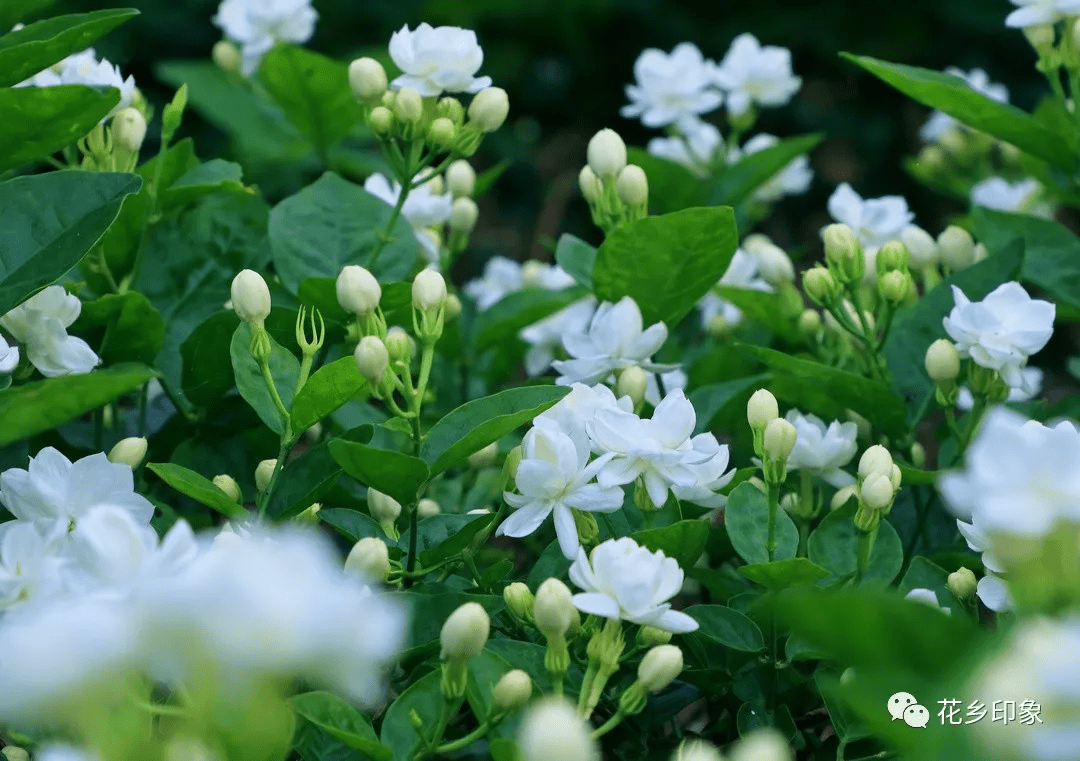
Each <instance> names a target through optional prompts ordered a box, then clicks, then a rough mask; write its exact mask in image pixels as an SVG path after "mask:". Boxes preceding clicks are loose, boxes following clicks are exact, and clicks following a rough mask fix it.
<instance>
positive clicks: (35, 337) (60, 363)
mask: <svg viewBox="0 0 1080 761" xmlns="http://www.w3.org/2000/svg"><path fill="white" fill-rule="evenodd" d="M80 312H82V302H81V301H79V299H78V297H77V296H72V295H70V294H69V293H68V292H67V291H65V290H64V289H63V287H61V286H59V285H50V286H49V287H48V288H46V289H45V290H43V291H41V292H40V293H38V294H36V295H35V296H33V297H31V298H30V299H29V300H28V301H26V302H24V303H22V304H20V305H19V306H17V307H15V308H14V309H12V310H11V311H10V312H8V313H7V314H6V315H4V316H3V317H0V327H2V328H4V330H6V331H7V332H8V333H10V334H11V335H12V336H13V337H14V338H15V340H16V341H18V342H19V343H21V344H23V346H24V348H25V350H26V357H27V359H29V360H30V363H31V364H32V365H33V366H34V367H36V368H37V369H38V371H39V372H40V373H41V374H42V375H44V376H45V377H47V378H55V377H57V376H60V375H77V374H82V373H88V372H90V371H91V370H93V369H94V368H95V367H97V365H98V363H99V362H100V361H101V360H99V359H98V356H97V354H95V353H94V350H93V349H91V348H90V346H89V345H88V344H87V343H86V341H83V340H82V339H81V338H76V337H75V336H69V335H68V332H67V328H68V327H70V325H71V324H72V323H73V322H75V320H76V319H77V318H78V316H79V313H80Z"/></svg>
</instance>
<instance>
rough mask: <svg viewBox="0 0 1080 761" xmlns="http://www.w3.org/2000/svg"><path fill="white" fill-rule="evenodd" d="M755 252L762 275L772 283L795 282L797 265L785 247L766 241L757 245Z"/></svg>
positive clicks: (775, 284)
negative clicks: (792, 261) (793, 262)
mask: <svg viewBox="0 0 1080 761" xmlns="http://www.w3.org/2000/svg"><path fill="white" fill-rule="evenodd" d="M762 237H764V236H762ZM753 253H754V257H755V258H757V260H758V267H759V268H760V270H761V277H762V278H763V279H764V280H765V281H766V282H768V283H769V284H770V285H774V286H780V285H782V284H784V283H794V282H795V267H794V265H792V263H791V258H790V257H789V256H788V255H787V253H786V252H785V251H784V249H782V248H780V247H779V246H777V245H775V244H774V243H771V242H769V241H765V242H763V243H760V244H758V245H757V246H755V247H754V252H753Z"/></svg>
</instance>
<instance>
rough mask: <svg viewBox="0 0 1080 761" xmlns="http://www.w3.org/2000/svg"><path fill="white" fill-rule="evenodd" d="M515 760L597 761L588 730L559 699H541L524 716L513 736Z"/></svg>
mask: <svg viewBox="0 0 1080 761" xmlns="http://www.w3.org/2000/svg"><path fill="white" fill-rule="evenodd" d="M517 742H518V748H519V750H520V759H519V761H556V759H557V761H600V749H599V747H598V746H597V743H596V740H594V739H593V737H592V727H591V726H590V725H589V724H588V723H587V722H586V721H585V720H584V719H582V718H581V717H580V716H578V714H577V711H576V710H575V709H574V707H573V706H572V705H570V703H568V702H567V701H566V700H564V699H562V698H545V699H544V700H542V701H540V702H538V703H536V704H535V705H533V706H532V707H531V708H530V709H529V711H528V712H527V713H526V714H525V718H524V720H523V721H522V722H521V726H520V727H519V728H518V733H517Z"/></svg>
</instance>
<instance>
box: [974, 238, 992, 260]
mask: <svg viewBox="0 0 1080 761" xmlns="http://www.w3.org/2000/svg"><path fill="white" fill-rule="evenodd" d="M988 256H990V251H989V250H988V249H987V248H986V246H985V245H983V244H982V243H976V244H975V261H976V262H981V261H982V260H983V259H985V258H986V257H988Z"/></svg>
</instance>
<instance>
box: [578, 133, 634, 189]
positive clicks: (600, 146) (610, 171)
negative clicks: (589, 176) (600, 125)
mask: <svg viewBox="0 0 1080 761" xmlns="http://www.w3.org/2000/svg"><path fill="white" fill-rule="evenodd" d="M587 156H588V159H589V168H590V169H592V171H593V173H594V174H595V175H596V176H597V177H599V178H600V179H602V180H606V179H615V178H616V177H618V176H619V173H620V172H622V170H623V167H625V166H626V143H624V142H623V139H622V138H621V137H619V133H618V132H616V131H615V130H613V129H602V130H600V131H599V132H597V133H596V134H595V135H593V137H592V139H591V140H590V141H589V148H588V152H587Z"/></svg>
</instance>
